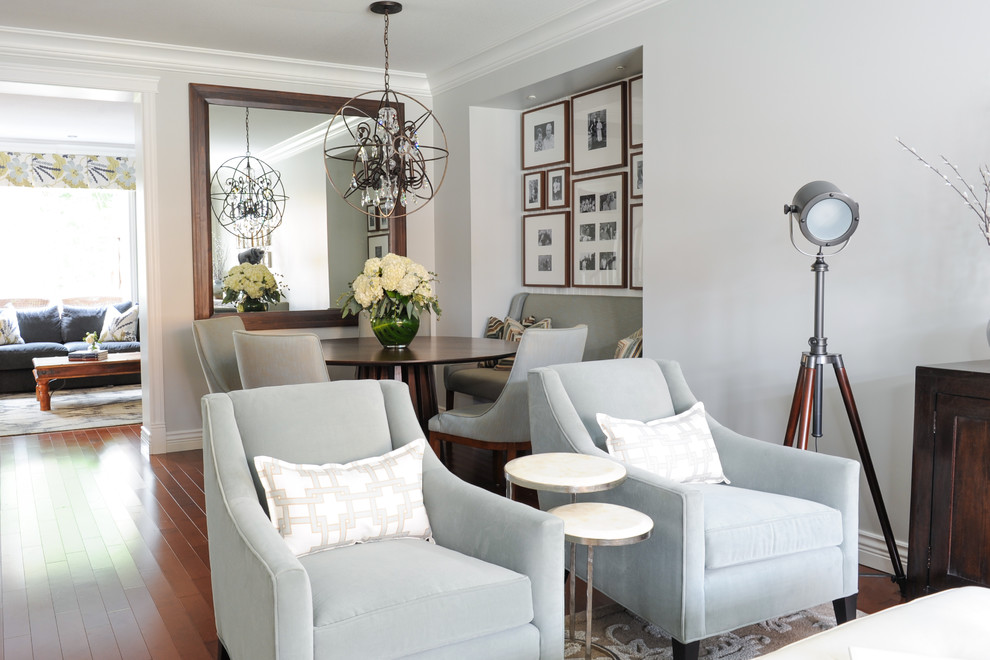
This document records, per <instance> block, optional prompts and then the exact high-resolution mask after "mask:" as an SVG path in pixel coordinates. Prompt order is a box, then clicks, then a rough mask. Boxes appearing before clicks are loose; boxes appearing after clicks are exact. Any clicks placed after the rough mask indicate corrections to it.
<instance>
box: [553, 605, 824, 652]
mask: <svg viewBox="0 0 990 660" xmlns="http://www.w3.org/2000/svg"><path fill="white" fill-rule="evenodd" d="M584 620H585V619H584V613H583V612H582V613H580V614H578V616H577V637H578V638H579V640H580V642H572V641H567V642H566V657H567V658H583V657H584ZM569 621H570V619H568V622H569ZM568 625H569V623H568ZM833 627H835V614H834V612H833V610H832V604H831V603H826V604H823V605H820V606H818V607H815V608H813V609H810V610H801V611H800V612H795V613H794V614H788V615H787V616H781V617H777V618H774V619H769V620H768V621H763V622H761V623H756V624H753V625H751V626H746V627H745V628H740V629H738V630H733V631H732V632H729V633H725V634H724V635H716V636H715V637H709V638H707V639H704V640H702V641H701V650H700V657H701V658H707V659H708V660H716V659H717V660H747V659H748V658H755V657H758V656H761V655H765V654H767V653H769V652H770V651H773V650H775V649H779V648H781V647H783V646H786V645H787V644H790V643H791V642H796V641H797V640H799V639H803V638H805V637H809V636H811V635H814V634H815V633H817V632H821V631H822V630H828V629H829V628H833ZM591 641H592V642H594V643H596V644H600V645H601V646H604V647H605V648H607V649H608V650H610V651H612V653H614V654H615V656H616V657H618V658H620V660H667V659H668V658H672V657H673V652H672V650H671V647H670V636H668V635H667V634H666V633H664V632H663V631H662V630H660V629H659V628H657V627H656V626H654V625H653V624H651V623H649V622H648V621H645V620H643V619H641V618H639V617H638V616H636V615H634V614H630V613H629V612H627V611H626V610H625V609H623V608H622V606H620V605H606V606H604V607H600V608H595V611H594V613H593V614H592V621H591ZM592 657H595V658H597V657H607V656H605V655H603V654H593V655H592Z"/></svg>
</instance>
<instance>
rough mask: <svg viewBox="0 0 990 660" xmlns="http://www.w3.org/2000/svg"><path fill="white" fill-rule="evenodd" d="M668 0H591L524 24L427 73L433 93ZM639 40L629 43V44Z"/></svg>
mask: <svg viewBox="0 0 990 660" xmlns="http://www.w3.org/2000/svg"><path fill="white" fill-rule="evenodd" d="M666 2H669V0H615V1H613V2H595V3H591V4H586V5H584V6H582V7H579V8H578V9H569V10H567V11H565V12H563V13H561V14H559V15H557V16H552V17H550V18H548V19H547V20H546V21H544V22H543V23H542V24H540V25H536V26H532V27H530V26H527V28H526V30H524V31H520V32H518V33H516V34H514V35H512V36H511V37H509V38H508V39H505V40H503V41H502V42H501V43H498V44H496V45H494V46H492V47H490V48H488V49H486V50H484V51H483V52H481V53H479V54H477V55H475V56H474V57H470V58H468V59H466V60H464V61H462V62H458V63H457V64H455V65H454V66H451V67H449V68H447V69H444V70H442V71H439V72H437V73H434V74H431V75H430V87H431V88H432V90H433V94H434V95H436V94H441V93H443V92H447V91H450V90H451V89H454V88H456V87H460V86H461V85H464V84H466V83H469V82H471V81H472V80H474V79H476V78H480V77H481V76H484V75H486V74H488V73H491V72H493V71H496V70H498V69H501V68H504V67H506V66H508V65H510V64H514V63H516V62H520V61H522V60H525V59H527V58H529V57H532V56H534V55H538V54H539V53H542V52H545V51H548V50H550V49H552V48H556V47H557V46H559V45H560V44H563V43H566V42H568V41H571V40H573V39H576V38H579V37H581V36H582V35H584V34H587V33H589V32H592V31H594V30H600V29H602V28H603V27H605V26H607V25H611V24H612V23H616V22H618V21H622V20H626V19H628V18H629V17H630V16H633V15H634V14H638V13H640V12H642V11H645V10H647V9H650V8H651V7H654V6H656V5H661V4H664V3H666ZM637 45H641V44H631V45H630V46H629V48H633V47H635V46H637Z"/></svg>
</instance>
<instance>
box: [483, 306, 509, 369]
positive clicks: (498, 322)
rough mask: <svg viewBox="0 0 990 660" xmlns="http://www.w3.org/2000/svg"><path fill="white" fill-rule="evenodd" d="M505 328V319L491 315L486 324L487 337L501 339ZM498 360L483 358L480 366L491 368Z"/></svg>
mask: <svg viewBox="0 0 990 660" xmlns="http://www.w3.org/2000/svg"><path fill="white" fill-rule="evenodd" d="M504 329H505V321H503V320H502V319H500V318H497V317H495V316H489V317H488V323H486V324H485V339H501V338H502V333H503V331H504ZM497 362H498V360H483V361H481V362H479V363H478V366H479V367H481V368H482V369H491V368H492V367H494V366H495V364H496V363H497Z"/></svg>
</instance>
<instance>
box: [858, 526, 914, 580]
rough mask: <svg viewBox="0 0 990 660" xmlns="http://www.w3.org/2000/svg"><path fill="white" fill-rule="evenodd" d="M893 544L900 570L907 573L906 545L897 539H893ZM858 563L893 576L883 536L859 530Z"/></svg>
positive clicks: (891, 564)
mask: <svg viewBox="0 0 990 660" xmlns="http://www.w3.org/2000/svg"><path fill="white" fill-rule="evenodd" d="M894 544H895V545H896V546H897V554H899V555H900V558H901V564H902V566H901V568H903V569H904V570H905V571H907V553H908V544H907V543H905V542H904V541H898V540H897V539H894ZM859 563H860V564H862V565H863V566H869V567H870V568H872V569H875V570H878V571H883V572H884V573H890V574H891V575H893V573H894V565H893V563H891V561H890V553H889V552H887V542H886V541H885V540H884V538H883V535H881V534H874V533H873V532H867V531H864V530H862V529H861V530H859Z"/></svg>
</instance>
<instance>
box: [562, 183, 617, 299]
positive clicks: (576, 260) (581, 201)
mask: <svg viewBox="0 0 990 660" xmlns="http://www.w3.org/2000/svg"><path fill="white" fill-rule="evenodd" d="M627 177H628V174H627V173H626V172H625V171H622V172H612V173H610V174H599V175H598V176H592V177H587V178H584V179H575V180H574V181H573V182H572V184H571V187H572V188H573V190H572V191H571V203H572V208H573V209H574V217H573V219H572V221H571V227H572V228H571V286H574V287H598V288H613V289H624V288H626V283H627V281H628V279H627V275H628V272H629V267H628V265H627V264H628V255H629V241H628V240H627V236H628V225H627V220H628V214H627V210H628V203H627V200H626V191H627V190H628V188H626V186H627V185H628V182H627V180H626V179H627Z"/></svg>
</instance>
